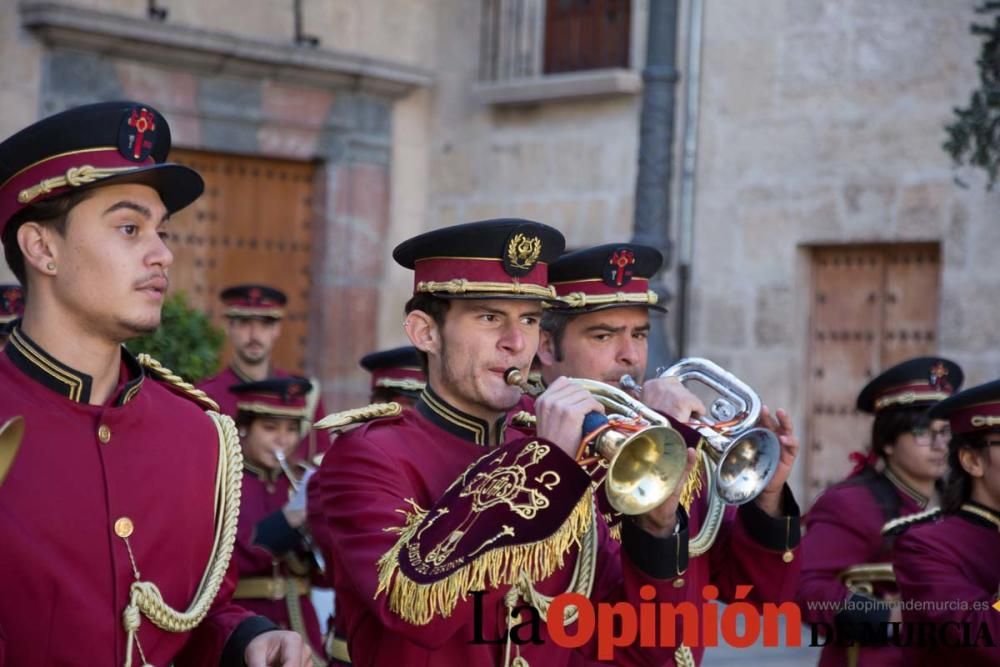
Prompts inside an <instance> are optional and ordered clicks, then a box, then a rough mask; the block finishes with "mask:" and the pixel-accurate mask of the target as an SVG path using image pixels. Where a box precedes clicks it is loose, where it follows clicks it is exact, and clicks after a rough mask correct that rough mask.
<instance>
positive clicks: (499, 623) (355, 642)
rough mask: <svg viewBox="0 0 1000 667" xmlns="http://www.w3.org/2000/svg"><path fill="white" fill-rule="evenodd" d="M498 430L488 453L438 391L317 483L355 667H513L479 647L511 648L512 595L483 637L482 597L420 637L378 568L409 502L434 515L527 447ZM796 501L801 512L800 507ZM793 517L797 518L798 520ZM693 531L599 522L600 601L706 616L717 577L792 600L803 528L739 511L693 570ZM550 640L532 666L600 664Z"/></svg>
mask: <svg viewBox="0 0 1000 667" xmlns="http://www.w3.org/2000/svg"><path fill="white" fill-rule="evenodd" d="M501 424H502V422H501ZM496 430H497V432H498V433H499V437H498V442H495V443H489V442H487V441H486V439H487V434H488V432H489V429H488V425H487V424H485V423H484V422H482V421H481V420H478V419H476V418H475V417H472V416H471V415H467V414H464V413H461V412H460V411H458V410H457V409H456V408H454V407H452V406H448V405H447V404H445V403H444V401H442V400H441V399H440V398H439V397H437V396H436V395H435V394H434V392H433V390H432V389H431V388H430V387H428V388H427V389H426V390H425V392H424V394H423V395H422V397H421V400H420V401H418V403H417V405H416V407H415V408H414V409H413V410H407V411H404V412H403V414H402V415H400V416H399V417H393V418H386V419H381V420H378V421H375V422H371V423H369V424H366V425H364V426H361V427H359V428H357V429H355V430H352V431H349V432H347V433H344V434H342V435H340V436H339V437H338V438H337V439H336V440H335V441H334V445H333V446H332V447H331V449H330V451H329V452H328V453H327V455H326V457H325V459H324V461H323V466H322V468H321V469H320V471H319V473H318V474H317V475H316V479H317V482H318V495H319V497H320V500H321V502H322V512H323V517H322V518H323V521H324V523H325V526H326V528H327V530H328V533H327V535H326V537H325V540H326V541H327V542H328V544H329V547H328V553H326V554H324V556H325V557H326V559H327V562H328V563H331V564H332V571H333V579H334V588H335V590H336V593H337V615H338V619H340V618H341V617H343V622H344V626H345V628H346V633H347V639H348V643H349V645H350V652H351V657H352V660H353V662H354V664H357V665H391V666H396V665H430V664H434V665H459V666H463V667H464V666H471V665H477V666H478V665H497V664H501V663H502V659H503V649H504V647H503V645H502V644H475V643H470V642H472V640H473V639H474V638H475V637H476V632H477V631H479V632H481V633H482V637H484V638H486V639H491V640H492V639H495V638H496V637H498V636H501V632H502V630H503V628H504V627H505V622H506V608H505V607H504V606H503V602H502V597H503V593H504V592H506V591H505V590H504V591H497V590H491V591H489V592H488V593H487V594H486V595H485V597H484V598H483V599H482V612H483V613H482V618H481V619H480V621H481V622H480V623H479V628H477V627H475V625H476V624H475V620H476V619H475V613H474V604H473V602H472V598H471V596H470V598H467V599H465V600H462V601H459V602H458V603H457V606H456V608H455V609H454V610H453V611H452V612H451V614H450V615H449V616H446V617H445V616H440V615H439V616H435V617H434V618H433V619H432V620H431V621H430V622H429V623H427V624H425V625H416V624H411V623H409V622H407V621H405V620H404V619H402V618H401V617H400V616H398V615H397V614H395V613H394V612H392V611H391V610H390V609H389V607H388V604H387V602H386V596H385V594H381V595H379V596H376V595H375V591H376V588H377V586H378V571H377V567H376V563H377V561H378V560H379V559H380V558H381V557H382V556H383V555H384V554H385V553H386V552H388V551H390V549H392V547H393V546H394V544H395V543H396V537H395V536H394V535H393V534H392V533H391V532H387V531H386V530H385V529H386V528H393V527H399V526H401V524H402V523H403V520H404V516H403V514H401V511H405V510H407V509H409V505H408V503H407V499H412V500H414V501H415V502H416V503H417V504H418V505H420V506H422V507H429V506H431V505H433V504H434V502H435V500H436V499H438V498H439V497H441V496H442V494H443V493H444V492H445V490H446V489H447V488H448V487H449V485H451V483H452V482H453V481H455V480H456V479H457V478H459V476H460V475H462V473H463V471H464V470H465V469H466V468H467V467H468V466H469V465H470V464H472V463H473V462H475V461H476V460H477V459H479V458H480V457H481V456H483V455H484V454H485V453H486V452H488V451H491V450H493V449H495V448H496V447H511V446H515V445H516V443H517V442H520V441H523V438H524V435H525V434H524V433H522V432H517V431H516V429H515V428H513V427H510V426H508V427H506V428H503V427H499V426H498V428H497V429H496ZM561 455H562V454H561V453H560V456H561ZM787 500H788V501H789V503H790V505H792V506H794V500H791V499H790V498H788V499H787ZM789 503H786V506H787V505H788V504H789ZM792 511H794V512H796V513H797V508H794V509H793V510H792ZM737 514H738V515H739V516H738V517H737ZM688 524H689V522H688V520H687V515H686V513H682V516H681V521H680V529H679V531H678V533H677V534H676V535H675V536H672V537H667V538H656V537H653V536H651V535H649V534H647V533H645V532H644V531H642V530H641V529H639V528H638V527H636V526H635V525H634V523H633V522H632V521H626V522H625V523H624V525H623V531H622V541H621V543H619V542H617V541H615V540H613V539H611V538H610V537H609V534H608V529H607V525H606V524H605V522H603V521H598V522H597V525H598V557H597V565H596V572H595V581H594V585H593V589H592V593H591V599H592V600H593V601H594V602H598V601H607V602H612V601H626V602H629V603H631V604H634V605H636V606H637V605H638V604H639V603H640V602H641V599H640V598H639V596H638V591H639V588H640V586H642V585H645V584H649V585H652V586H654V588H655V590H656V600H657V601H658V602H673V603H679V602H683V601H687V600H694V601H696V602H697V603H699V604H700V603H701V602H702V601H703V598H702V597H701V589H700V586H701V585H702V584H703V583H706V582H707V579H708V578H709V577H710V576H713V578H714V581H715V582H716V583H718V584H719V585H720V588H722V589H723V591H731V590H732V589H733V588H734V587H735V585H736V584H752V585H754V586H755V587H758V586H759V588H757V589H756V590H755V591H754V593H753V595H754V596H755V597H757V596H759V597H763V598H765V599H779V598H785V599H789V598H790V597H791V595H792V593H793V590H794V583H793V582H794V580H795V578H796V577H797V574H798V570H797V564H795V562H794V561H793V563H792V564H786V563H784V560H783V558H782V556H783V554H784V553H785V551H786V548H794V547H795V546H796V542H797V534H798V520H797V517H792V518H786V517H782V518H780V519H771V518H770V517H767V516H766V515H765V514H764V513H763V512H760V511H759V510H758V509H757V508H756V507H755V506H754V505H753V504H750V505H747V506H744V508H743V509H741V510H740V511H739V512H737V511H736V510H735V509H734V510H732V512H731V513H730V516H729V517H728V520H727V521H726V522H725V526H724V528H723V530H722V531H720V535H719V539H718V542H717V546H716V547H715V549H714V550H713V551H715V550H718V557H716V555H715V554H714V553H713V554H712V556H706V557H702V558H698V559H693V560H692V561H691V563H690V565H689V564H688V562H687V561H688V558H687V540H688V529H689V525H688ZM697 526H698V523H697V520H694V521H692V522H691V527H692V528H697ZM789 526H793V528H794V530H793V531H792V532H794V535H789V534H787V533H786V529H787V528H788V527H789ZM321 528H322V527H321ZM315 532H316V533H317V534H319V532H320V530H319V529H317V530H316V531H315ZM779 534H780V538H779ZM779 542H780V544H779ZM576 557H577V551H576V549H575V548H574V549H573V551H572V552H571V553H569V554H567V556H566V560H565V562H564V566H563V567H562V568H561V569H558V570H557V571H556V572H554V573H553V574H552V575H551V576H550V577H549V578H548V579H546V580H544V581H541V582H539V583H538V584H537V589H538V590H539V591H541V592H542V593H544V594H547V595H555V594H558V593H561V592H563V591H565V590H567V588H568V587H569V582H570V579H571V575H572V571H573V567H574V564H575V561H576ZM695 587H698V588H697V590H696V589H695ZM570 632H571V633H574V632H575V630H573V629H572V628H571V629H570ZM541 638H542V640H543V643H542V644H540V645H537V644H526V645H524V646H522V647H521V656H522V657H523V658H525V659H526V660H527V661H528V663H529V664H532V665H546V667H558V666H562V665H581V664H585V663H584V661H585V660H588V659H592V658H593V657H594V656H595V646H594V643H593V642H591V643H590V644H588V645H586V646H584V647H583V648H581V649H579V651H578V652H573V651H570V650H567V649H564V648H561V647H559V646H558V645H556V644H555V643H554V642H553V641H552V639H551V638H550V637H549V636H548V634H547V632H546V628H545V625H544V624H543V625H542V627H541ZM673 653H674V649H673V648H659V649H657V648H651V649H642V648H639V647H638V646H632V647H628V648H623V649H618V650H617V651H616V652H615V660H614V662H615V664H619V665H646V664H648V665H665V664H668V665H669V664H673ZM695 655H696V656H699V655H700V651H697V650H696V651H695Z"/></svg>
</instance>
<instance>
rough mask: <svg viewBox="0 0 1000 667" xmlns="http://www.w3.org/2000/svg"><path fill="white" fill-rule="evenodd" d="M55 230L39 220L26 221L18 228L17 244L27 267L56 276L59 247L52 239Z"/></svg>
mask: <svg viewBox="0 0 1000 667" xmlns="http://www.w3.org/2000/svg"><path fill="white" fill-rule="evenodd" d="M54 233H55V232H54V231H53V230H51V229H49V228H48V227H44V226H42V225H40V224H38V223H37V222H26V223H24V224H23V225H21V226H20V228H18V230H17V244H18V246H19V247H20V248H21V255H23V256H24V264H25V267H27V266H31V267H32V268H33V269H35V270H36V271H38V272H39V273H41V274H43V275H48V276H54V275H55V274H56V271H57V270H58V269H59V256H58V255H59V249H58V248H57V247H56V244H54V243H53V242H52V241H53V239H52V236H53V234H54Z"/></svg>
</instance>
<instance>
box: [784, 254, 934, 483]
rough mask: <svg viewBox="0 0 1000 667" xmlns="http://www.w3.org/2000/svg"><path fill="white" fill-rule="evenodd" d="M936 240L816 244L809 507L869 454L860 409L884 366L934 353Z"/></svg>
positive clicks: (808, 436) (864, 419)
mask: <svg viewBox="0 0 1000 667" xmlns="http://www.w3.org/2000/svg"><path fill="white" fill-rule="evenodd" d="M939 255H940V251H939V247H938V245H937V244H936V243H920V244H891V245H890V244H887V245H858V246H835V247H817V248H814V249H813V251H812V290H813V295H812V296H813V298H812V307H811V314H810V342H809V387H808V416H807V419H806V438H805V440H804V444H805V445H806V447H805V454H806V456H805V463H806V494H807V496H808V498H807V500H808V501H809V502H811V501H812V500H813V499H815V497H816V496H817V495H819V493H820V492H822V490H823V489H825V488H826V487H827V486H829V485H830V484H832V483H834V482H837V481H839V480H841V479H843V478H844V477H845V476H846V475H847V473H848V472H849V471H850V469H851V463H850V462H849V460H848V457H849V455H850V453H851V452H853V451H862V450H867V448H868V444H869V441H870V431H871V417H870V416H869V415H866V414H864V413H861V412H858V411H857V410H855V407H854V405H855V400H856V398H857V395H858V393H859V392H860V391H861V388H862V387H863V386H864V385H865V384H866V383H867V382H868V381H869V380H870V379H871V378H873V377H874V376H875V375H877V374H878V373H880V372H881V371H882V370H883V369H885V368H888V367H889V366H892V365H893V364H896V363H898V362H900V361H904V360H905V359H908V358H911V357H916V356H921V355H925V354H934V353H935V351H936V348H937V321H938V294H939V290H940V264H939Z"/></svg>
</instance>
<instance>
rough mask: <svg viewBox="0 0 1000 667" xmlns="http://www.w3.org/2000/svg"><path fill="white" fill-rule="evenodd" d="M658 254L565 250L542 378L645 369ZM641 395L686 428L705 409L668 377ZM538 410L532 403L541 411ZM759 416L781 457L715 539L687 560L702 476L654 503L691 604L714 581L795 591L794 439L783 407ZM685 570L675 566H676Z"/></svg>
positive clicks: (756, 597)
mask: <svg viewBox="0 0 1000 667" xmlns="http://www.w3.org/2000/svg"><path fill="white" fill-rule="evenodd" d="M662 261H663V260H662V256H661V255H660V253H659V252H658V251H657V250H656V249H654V248H650V247H648V246H643V245H637V244H610V245H603V246H598V247H595V248H589V249H584V250H580V251H577V252H573V253H569V254H567V255H564V256H563V257H561V258H560V259H559V260H558V261H556V262H555V263H554V264H553V265H552V266H551V267H549V280H550V282H551V284H552V286H553V287H554V288H555V290H556V292H557V294H558V295H559V296H560V297H561V298H562V303H561V304H558V305H556V306H555V307H552V308H549V309H547V310H546V312H545V314H544V315H543V317H542V323H541V329H542V331H541V342H540V344H539V349H538V358H539V360H540V361H541V364H542V377H543V379H544V380H545V382H546V383H553V386H554V385H555V384H556V383H557V382H558V380H557V379H556V378H559V377H562V376H566V377H575V378H585V379H590V380H598V381H601V382H604V383H606V384H609V385H611V386H613V387H621V379H622V376H624V375H629V376H631V377H632V378H639V379H641V378H643V377H644V375H645V372H646V361H647V351H648V350H647V339H648V336H649V330H650V322H649V311H650V310H659V311H663V310H664V309H663V308H662V307H661V306H659V305H658V304H657V297H656V293H655V292H652V291H651V290H650V289H649V279H650V278H651V277H652V276H653V275H654V274H655V273H656V272H657V271H658V270H659V268H660V265H661V263H662ZM641 401H642V403H644V404H645V405H646V406H648V407H650V408H652V409H654V410H656V411H658V412H660V413H662V414H664V415H666V416H668V417H670V418H672V421H673V424H674V426H675V427H676V428H678V429H679V430H681V431H683V432H684V433H685V434H688V435H690V433H691V432H692V431H691V430H690V429H686V428H685V426H684V423H686V422H688V421H689V420H690V419H691V418H692V417H694V416H697V415H704V414H706V410H705V407H704V405H703V404H702V402H701V401H700V400H699V399H698V397H697V396H695V395H694V394H693V393H692V392H690V391H688V390H687V389H686V388H685V387H684V386H683V385H682V384H681V383H680V382H679V381H678V380H676V379H673V378H654V379H650V380H647V381H646V382H645V383H643V384H642V387H641ZM544 408H545V406H544V405H542V406H539V410H538V412H539V418H541V416H542V410H544ZM761 421H762V423H763V425H764V426H765V427H767V428H769V429H771V430H772V431H774V432H775V433H776V434H777V435H778V438H779V442H780V444H781V456H780V461H779V462H778V463H777V469H776V471H775V473H774V476H773V477H772V478H771V481H770V482H769V483H768V484H767V486H766V487H765V488H764V490H763V491H762V492H761V493H760V495H758V496H757V497H756V499H755V500H753V501H751V502H749V503H746V504H744V505H741V506H740V507H739V509H737V508H736V507H733V506H730V507H728V508H727V509H726V511H725V514H724V518H723V520H722V523H721V526H720V527H719V529H718V534H717V536H716V540H715V545H714V547H713V548H711V549H710V550H709V551H708V553H707V554H706V555H705V556H703V557H698V558H691V560H690V561H688V559H687V557H686V554H687V553H688V545H689V541H690V538H692V537H694V536H695V535H696V534H697V533H698V532H699V530H700V529H701V528H702V527H703V526H704V525H705V522H706V513H707V511H708V496H709V493H710V492H711V491H710V489H708V488H707V481H708V480H707V479H705V478H702V479H701V480H700V483H699V484H698V485H699V486H701V487H703V488H702V490H701V492H700V493H697V494H692V495H694V496H695V497H693V498H692V499H690V500H688V498H687V497H685V498H684V500H685V501H687V502H688V503H689V506H685V505H684V504H681V499H682V497H681V494H674V495H673V496H671V498H670V499H669V500H668V502H667V503H665V505H667V507H664V508H661V509H662V510H663V514H665V515H666V516H668V517H669V516H670V515H672V514H674V513H675V512H676V514H677V515H678V516H679V517H682V519H681V530H680V531H679V532H678V534H677V539H678V540H680V542H681V552H682V553H683V554H684V555H685V557H684V558H683V561H684V563H686V567H687V572H686V573H685V574H684V577H683V583H682V584H681V590H682V591H684V592H685V593H687V594H689V595H690V599H691V600H692V601H694V602H695V603H697V602H699V601H700V599H701V598H700V596H701V591H702V587H703V586H705V585H706V584H709V583H711V584H715V585H716V586H718V587H719V589H720V599H721V600H723V601H726V600H731V599H732V595H733V592H734V589H735V586H737V585H743V584H751V585H753V592H752V593H751V597H750V598H748V599H749V601H751V602H757V603H762V602H778V601H784V600H789V599H791V597H792V595H793V594H794V590H795V589H794V586H795V580H796V578H797V577H798V572H799V559H797V558H795V554H794V552H795V550H796V547H797V544H798V541H799V509H798V506H797V505H796V503H795V500H794V498H793V496H792V494H791V492H790V491H789V490H788V488H787V486H786V485H785V481H786V480H787V478H788V474H789V472H790V471H791V467H792V464H793V462H794V460H795V456H796V454H797V452H798V440H797V439H796V437H795V436H794V434H793V432H792V424H791V420H790V419H789V417H788V415H787V414H786V413H785V412H784V411H782V410H779V411H778V412H777V419H775V418H774V417H772V416H771V415H770V414H769V413H768V411H767V408H766V407H765V408H763V410H762V418H761ZM695 441H697V437H695ZM700 474H701V475H704V473H700ZM597 479H600V478H599V477H598V478H597ZM693 488H696V487H689V489H693ZM685 495H686V494H685ZM598 498H599V499H600V500H604V499H605V494H604V493H603V489H598ZM679 505H680V506H679ZM602 509H603V510H604V511H605V518H606V520H607V521H608V522H609V523H610V524H611V525H612V526H614V525H615V524H616V523H618V522H619V521H621V519H622V517H621V515H618V514H616V513H614V512H613V511H612V510H611V509H610V508H609V507H607V506H604V507H603V508H602ZM661 516H662V515H661ZM667 525H668V526H669V525H670V523H669V522H668V524H667ZM621 527H622V535H623V537H624V536H625V535H627V534H628V533H629V532H630V531H632V530H634V524H633V522H632V521H631V520H630V519H629V518H628V517H626V518H625V521H624V522H622V526H621ZM626 550H627V547H626ZM683 568H684V565H679V571H680V570H681V569H683ZM678 581H681V580H680V579H678ZM694 654H695V657H696V659H697V660H700V657H701V650H700V649H695V651H694Z"/></svg>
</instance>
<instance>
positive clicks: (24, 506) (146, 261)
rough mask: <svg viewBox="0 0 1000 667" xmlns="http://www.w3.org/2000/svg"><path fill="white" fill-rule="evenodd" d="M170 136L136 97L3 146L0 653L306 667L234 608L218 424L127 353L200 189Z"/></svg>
mask: <svg viewBox="0 0 1000 667" xmlns="http://www.w3.org/2000/svg"><path fill="white" fill-rule="evenodd" d="M169 150H170V129H169V127H168V126H167V123H166V120H164V118H163V117H162V116H161V115H160V114H159V113H157V112H156V110H155V109H153V108H152V107H149V106H148V105H144V104H140V103H135V102H107V103H101V104H93V105H88V106H84V107H78V108H75V109H70V110H69V111H65V112H63V113H61V114H57V115H55V116H52V117H50V118H47V119H45V120H42V121H40V122H38V123H36V124H34V125H32V126H30V127H28V128H26V129H24V130H22V131H21V132H19V133H17V134H15V135H14V136H13V137H11V138H9V139H8V140H7V141H5V142H4V143H3V144H0V238H2V241H3V246H4V252H5V255H6V259H7V263H8V264H9V266H10V268H11V270H12V271H13V272H14V274H15V275H16V276H17V278H18V280H20V281H21V283H22V284H23V285H24V286H25V293H26V296H27V298H26V300H25V301H26V302H25V310H24V318H23V321H22V323H21V324H20V325H19V326H17V327H16V328H15V329H14V331H13V333H12V334H11V338H10V340H9V342H8V344H7V345H6V347H5V348H4V350H3V352H2V353H0V424H3V423H6V422H7V421H8V420H10V419H15V420H16V419H20V420H23V427H24V432H23V438H21V439H20V442H19V447H18V448H17V451H16V453H15V455H14V456H13V459H12V460H10V459H9V458H7V457H5V458H7V460H6V463H7V464H8V466H9V469H8V470H6V471H0V479H2V480H3V483H2V486H0V544H2V547H0V591H3V594H2V595H0V663H4V664H7V665H56V664H58V665H122V664H124V665H132V664H136V665H138V664H153V665H169V664H174V665H178V666H182V665H205V666H206V667H207V666H209V665H212V666H215V665H234V666H236V665H244V664H246V665H251V666H256V667H260V666H262V665H282V666H283V667H292V666H296V667H298V666H299V665H306V664H307V663H308V649H306V648H305V647H304V646H303V644H302V642H301V639H300V638H299V637H298V635H296V634H295V633H291V632H281V631H276V630H275V629H274V628H275V626H274V624H273V623H271V622H270V621H267V620H266V619H264V618H262V617H259V616H253V615H251V614H250V613H249V612H247V611H245V610H243V609H242V608H240V607H238V606H236V605H234V604H232V603H231V602H230V597H231V595H232V591H233V585H234V580H235V576H234V575H235V570H234V569H232V567H231V566H232V563H231V562H230V555H231V547H232V544H233V538H234V533H235V526H236V514H237V512H238V509H239V508H238V501H237V499H238V497H239V474H240V467H241V466H240V464H241V457H240V454H239V445H238V442H237V440H236V434H235V428H234V427H233V425H232V422H231V421H230V420H229V419H228V418H227V417H222V416H220V415H218V413H217V412H215V411H214V408H215V406H214V404H213V403H212V402H211V401H209V400H207V399H206V398H205V397H204V395H203V394H200V392H196V391H194V390H193V387H191V386H190V385H186V384H184V383H183V381H181V380H180V379H179V378H177V377H176V376H173V375H172V374H171V373H170V372H169V371H166V370H165V369H163V368H162V367H160V366H159V365H158V364H156V363H155V362H154V361H151V360H149V359H148V358H140V359H136V358H135V357H133V356H132V355H131V354H129V352H128V351H127V350H126V349H125V348H124V347H122V342H123V341H126V340H128V339H129V338H132V337H134V336H138V335H141V334H145V333H148V332H150V331H153V330H154V329H156V327H157V326H158V325H159V322H160V309H161V306H162V304H163V297H164V293H165V292H166V289H167V285H168V280H167V271H168V269H169V267H170V264H171V262H172V261H173V255H172V254H171V252H170V250H169V249H168V248H167V246H166V245H165V243H164V238H165V237H166V236H167V232H166V229H167V225H168V218H169V215H170V214H171V213H173V212H175V211H177V210H179V209H181V208H183V207H184V206H186V205H187V204H189V203H191V202H192V201H193V200H194V199H195V198H197V197H198V195H199V194H201V191H202V189H203V184H202V180H201V177H200V176H199V175H198V174H197V173H196V172H194V171H192V170H191V169H188V168H186V167H182V166H179V165H174V164H164V161H165V159H166V156H167V153H168V152H169ZM206 408H207V409H206ZM206 413H207V414H206ZM4 473H6V475H5V474H4ZM153 619H155V621H154V620H153ZM5 661H6V662H5Z"/></svg>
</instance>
